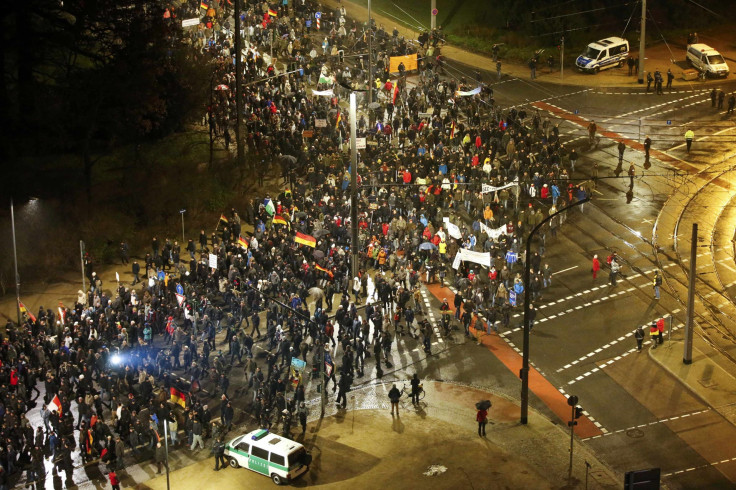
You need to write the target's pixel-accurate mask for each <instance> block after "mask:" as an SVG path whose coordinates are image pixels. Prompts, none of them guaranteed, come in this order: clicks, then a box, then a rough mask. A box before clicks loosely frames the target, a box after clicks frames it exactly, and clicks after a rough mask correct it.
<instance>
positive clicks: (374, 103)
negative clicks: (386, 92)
mask: <svg viewBox="0 0 736 490" xmlns="http://www.w3.org/2000/svg"><path fill="white" fill-rule="evenodd" d="M380 107H381V104H379V103H378V102H371V103H370V104H368V109H378V108H380Z"/></svg>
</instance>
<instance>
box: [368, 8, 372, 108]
mask: <svg viewBox="0 0 736 490" xmlns="http://www.w3.org/2000/svg"><path fill="white" fill-rule="evenodd" d="M371 102H373V22H372V21H371V0H368V103H369V104H370V103H371Z"/></svg>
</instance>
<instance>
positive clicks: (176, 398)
mask: <svg viewBox="0 0 736 490" xmlns="http://www.w3.org/2000/svg"><path fill="white" fill-rule="evenodd" d="M170 389H171V401H172V402H173V403H176V404H177V405H181V407H182V408H186V406H187V397H186V395H185V394H184V393H182V392H181V391H179V390H177V389H176V388H174V387H173V386H172V387H171V388H170Z"/></svg>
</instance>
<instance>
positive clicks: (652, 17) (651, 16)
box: [647, 9, 695, 90]
mask: <svg viewBox="0 0 736 490" xmlns="http://www.w3.org/2000/svg"><path fill="white" fill-rule="evenodd" d="M647 16H648V17H649V19H650V20H651V21H652V22H654V27H656V28H657V32H658V33H659V37H661V38H662V41H663V42H664V45H665V46H667V51H669V52H670V63H673V64H674V62H675V54H674V53H673V52H672V48H670V44H669V43H668V42H667V40H666V39H665V38H664V34H662V31H661V30H660V28H659V24H658V23H657V20H656V19H655V18H654V16H653V15H652V11H651V10H649V9H647ZM686 81H687V84H688V85H689V86H690V89H693V90H694V88H695V86H694V85H693V81H692V80H686Z"/></svg>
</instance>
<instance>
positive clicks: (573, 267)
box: [552, 265, 736, 276]
mask: <svg viewBox="0 0 736 490" xmlns="http://www.w3.org/2000/svg"><path fill="white" fill-rule="evenodd" d="M577 267H578V266H577V265H574V266H572V267H568V268H567V269H562V270H561V271H557V272H553V273H552V275H553V276H554V275H557V274H562V273H563V272H567V271H571V270H573V269H576V268H577ZM734 272H736V271H734Z"/></svg>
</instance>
